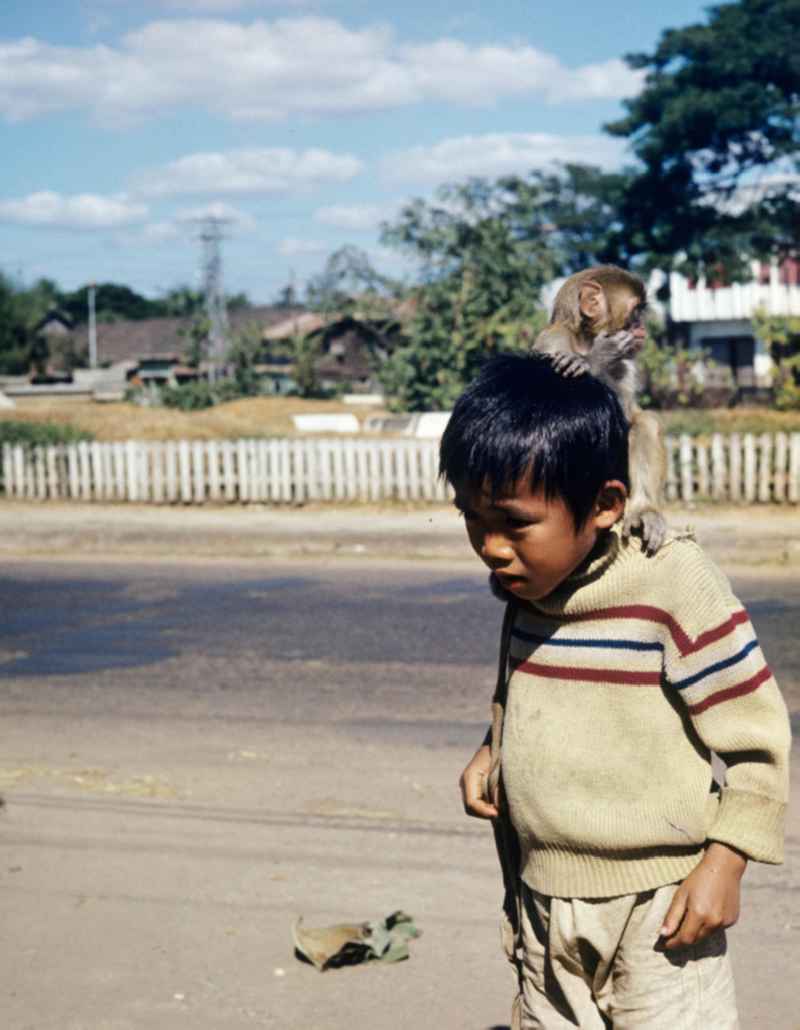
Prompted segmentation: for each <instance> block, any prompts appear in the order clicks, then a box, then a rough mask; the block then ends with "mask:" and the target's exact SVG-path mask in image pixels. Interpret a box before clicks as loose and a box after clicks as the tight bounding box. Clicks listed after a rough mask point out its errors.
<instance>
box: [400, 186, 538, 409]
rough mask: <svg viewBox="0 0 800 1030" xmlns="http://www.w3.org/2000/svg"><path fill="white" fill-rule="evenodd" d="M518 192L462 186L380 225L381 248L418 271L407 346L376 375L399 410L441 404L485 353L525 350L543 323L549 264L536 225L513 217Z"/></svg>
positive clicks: (417, 202)
mask: <svg viewBox="0 0 800 1030" xmlns="http://www.w3.org/2000/svg"><path fill="white" fill-rule="evenodd" d="M519 193H520V191H517V192H515V190H514V189H509V188H508V186H507V185H504V184H503V183H502V182H500V183H492V182H489V181H487V180H484V179H471V180H469V181H468V182H465V183H460V184H454V185H449V186H444V187H442V188H441V189H440V190H439V191H438V193H437V195H436V199H435V200H434V202H432V203H429V202H426V201H424V200H420V199H417V200H414V201H413V202H412V203H410V204H408V205H407V206H406V207H405V208H404V209H403V210H402V211H401V213H400V216H399V218H398V219H397V221H396V222H395V223H394V224H387V225H385V226H384V229H383V242H384V243H386V244H387V245H389V246H395V247H398V248H400V249H401V250H403V251H405V252H406V253H408V254H410V255H411V256H412V257H414V258H415V259H416V260H417V261H418V262H419V265H420V278H421V282H420V284H419V285H418V286H417V288H416V290H415V291H414V294H413V297H412V299H411V302H410V303H409V308H410V310H411V312H412V314H411V316H410V318H409V319H408V321H407V323H406V326H405V330H406V335H407V343H406V344H405V345H403V346H401V347H399V348H398V349H397V350H395V351H394V353H393V354H392V355H391V357H390V359H389V361H388V362H387V364H386V365H385V366H384V368H383V370H382V373H381V378H382V380H383V382H384V385H385V386H386V388H387V390H388V391H389V393H390V394H391V395H393V396H394V398H395V400H396V402H397V404H398V406H400V407H404V408H407V409H409V410H424V409H431V408H442V407H447V406H449V405H450V404H452V403H453V401H454V400H455V398H456V397H457V396H458V394H459V393H460V392H461V390H462V389H463V387H464V385H465V384H466V383H467V382H469V380H470V379H472V378H473V377H474V375H475V374H476V372H477V370H478V369H479V367H480V366H481V364H482V363H483V362H484V361H485V360H486V358H487V357H488V356H489V355H491V354H492V353H494V352H496V351H498V350H499V349H503V348H511V347H519V346H527V345H528V344H529V342H530V340H531V339H532V338H533V334H534V333H535V331H536V328H537V326H539V325H541V324H542V322H543V316H542V312H541V306H540V302H539V295H540V293H541V288H542V286H543V284H544V283H545V282H546V281H547V280H548V279H549V278H551V277H552V275H553V273H554V271H555V265H554V261H553V257H552V254H551V252H550V250H549V249H548V245H547V240H546V233H545V232H543V231H542V228H541V226H538V225H536V224H531V223H530V221H527V220H525V221H523V220H520V218H519V212H518V211H517V210H516V209H515V207H514V203H515V199H516V200H518V199H519ZM525 199H526V209H527V208H529V206H530V205H529V203H528V201H529V199H530V198H529V197H527V196H526V198H525Z"/></svg>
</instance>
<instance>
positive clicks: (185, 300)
mask: <svg viewBox="0 0 800 1030" xmlns="http://www.w3.org/2000/svg"><path fill="white" fill-rule="evenodd" d="M153 303H154V304H155V305H156V306H157V307H158V309H159V314H161V315H165V316H173V317H175V316H177V317H178V318H193V317H195V316H196V315H199V314H200V313H201V312H202V311H203V310H204V307H205V297H204V296H203V294H202V292H201V291H200V290H193V289H192V287H191V286H188V285H186V284H185V283H184V284H181V285H179V286H173V287H172V288H171V289H169V290H167V292H166V293H165V294H164V295H163V297H160V298H159V299H158V300H157V301H154V302H153Z"/></svg>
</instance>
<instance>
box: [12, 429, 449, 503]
mask: <svg viewBox="0 0 800 1030" xmlns="http://www.w3.org/2000/svg"><path fill="white" fill-rule="evenodd" d="M438 460H439V455H438V442H437V441H435V440H374V439H362V440H357V439H321V438H317V439H310V440H299V439H298V440H296V439H281V440H209V441H199V440H195V441H191V442H190V441H187V440H180V441H170V442H164V443H151V442H142V441H135V440H129V441H127V442H126V443H75V444H65V445H60V446H55V447H32V448H23V447H21V446H17V447H11V446H9V445H8V444H6V445H4V446H3V449H2V467H1V471H2V489H3V491H4V493H5V495H6V496H7V497H20V498H28V499H36V500H49V499H63V500H82V501H139V502H145V503H153V504H204V503H208V502H210V503H215V502H216V503H225V502H240V503H247V502H261V503H269V504H279V503H287V504H288V503H295V504H297V503H302V502H304V501H383V500H388V499H396V500H414V501H417V500H422V501H446V500H447V498H448V494H447V491H446V488H445V486H444V485H443V484H442V483H441V482H440V481H439V479H438V475H437V473H438Z"/></svg>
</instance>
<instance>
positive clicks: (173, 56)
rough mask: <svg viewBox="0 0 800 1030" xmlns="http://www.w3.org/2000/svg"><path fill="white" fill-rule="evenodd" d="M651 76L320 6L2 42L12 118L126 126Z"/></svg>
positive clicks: (585, 89) (614, 88)
mask: <svg viewBox="0 0 800 1030" xmlns="http://www.w3.org/2000/svg"><path fill="white" fill-rule="evenodd" d="M219 2H227V0H219ZM231 2H232V0H231ZM193 7H194V9H197V5H196V4H194V5H193ZM641 81H642V80H641V73H640V72H634V71H632V70H630V69H629V68H628V67H627V66H626V65H625V64H624V63H623V62H622V61H620V60H612V61H606V62H602V63H600V64H589V65H584V66H582V67H578V68H572V69H571V68H567V67H565V66H564V65H563V64H562V63H561V62H560V61H559V60H558V58H556V57H554V56H553V55H552V54H547V53H545V52H543V51H541V50H537V49H536V48H535V47H531V46H527V45H522V44H518V45H505V46H500V45H495V46H490V45H484V46H472V45H470V44H467V43H463V42H461V41H459V40H457V39H440V40H435V41H433V42H430V43H425V44H418V45H406V44H403V43H402V42H400V41H398V40H396V39H395V37H394V35H393V33H392V31H391V30H390V29H389V28H387V27H384V26H371V27H367V28H363V29H350V28H347V27H346V26H345V25H343V24H342V23H341V22H339V21H336V20H335V19H333V18H322V17H315V16H306V17H291V18H278V19H275V20H273V21H266V20H256V21H253V22H252V23H251V24H248V25H245V24H240V23H238V22H235V21H225V20H221V19H211V18H194V19H192V18H187V19H165V20H160V21H153V22H150V23H149V24H147V25H145V26H144V27H143V28H141V29H138V30H137V31H135V32H131V33H129V34H128V35H126V36H124V37H122V39H121V41H120V43H119V44H118V45H116V46H106V45H95V46H92V47H62V46H52V45H50V44H47V43H43V42H41V41H39V40H37V39H34V38H31V37H27V38H24V39H19V40H15V41H11V42H6V43H4V44H0V115H2V116H4V117H5V118H6V119H8V120H10V121H15V120H16V121H19V120H24V119H28V118H33V117H36V116H37V115H43V114H47V113H52V112H57V111H66V110H70V109H82V110H88V111H89V112H90V113H91V114H92V115H93V116H94V117H95V118H96V119H97V120H99V121H100V122H103V123H106V124H109V125H117V124H119V123H120V121H121V120H123V121H124V120H129V119H131V118H141V117H145V116H154V115H158V114H160V113H162V112H164V111H166V110H176V109H180V108H201V109H205V110H208V111H211V112H212V113H214V114H217V115H220V116H223V117H227V118H232V119H261V120H268V119H273V120H274V119H281V118H288V117H291V116H293V115H325V114H343V113H351V112H358V111H375V110H388V109H392V108H397V107H402V106H407V105H411V104H418V103H423V102H426V101H449V102H453V103H457V104H467V105H476V106H486V105H492V104H495V103H497V102H499V101H501V100H502V99H503V98H506V97H512V96H529V97H531V96H538V97H540V98H542V99H544V100H546V101H548V102H550V103H558V102H560V101H579V100H593V99H600V98H617V97H620V96H624V95H630V94H633V93H636V92H637V91H638V89H639V87H640V84H641Z"/></svg>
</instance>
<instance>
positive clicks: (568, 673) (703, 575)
mask: <svg viewBox="0 0 800 1030" xmlns="http://www.w3.org/2000/svg"><path fill="white" fill-rule="evenodd" d="M509 666H510V669H511V674H510V679H509V680H508V686H507V698H506V699H505V711H504V713H501V720H502V722H501V721H500V720H496V723H495V725H496V727H497V728H498V729H499V727H500V725H502V745H501V750H500V766H501V774H502V780H503V788H504V792H505V797H506V801H507V805H508V814H509V816H510V819H511V822H512V823H513V826H514V828H515V830H516V834H517V836H518V838H519V844H520V860H521V864H520V872H521V875H522V878H523V880H524V881H525V882H526V883H527V884H528V885H529V886H530V887H532V888H533V889H535V890H537V891H540V892H541V893H543V894H550V895H556V896H561V897H608V896H613V895H619V894H630V893H636V892H639V891H642V890H647V889H650V888H654V887H658V886H660V885H662V884H666V883H672V882H675V881H677V880H680V879H682V878H684V877H685V876H686V875H687V874H688V873H689V872H690V871H691V869H692V868H693V867H694V866H695V865H696V864H697V861H698V858H699V853H700V852H701V850H702V848H703V846H704V844H705V843H706V842H707V841H709V840H717V841H722V842H724V843H727V844H731V845H733V846H734V847H736V848H738V849H739V850H740V851H742V852H744V853H745V854H746V855H748V856H749V857H751V858H753V859H756V860H759V861H763V862H780V861H781V860H782V853H783V852H782V824H783V816H784V809H785V805H786V798H787V789H788V775H787V761H788V753H789V746H790V736H789V723H788V718H787V713H786V707H785V705H784V703H783V700H782V698H781V695H780V692H779V691H778V687H777V685H776V683H775V680H774V678H773V676H772V674H771V672H770V670H769V667H768V666H767V664H766V662H765V660H764V656H763V654H762V652H761V649H760V648H759V646H758V641H757V640H756V637H755V634H754V631H753V627H752V625H751V623H750V621H749V619H748V617H747V613H746V612H745V611H744V609H743V608H742V605H741V604H740V602H739V601H738V600H737V599H736V597H735V596H734V595H733V593H732V592H731V588H730V585H729V584H728V581H727V580H726V579H725V577H724V576H723V575H722V573H721V572H720V571H719V570H718V569H717V568H716V567H715V566H714V565H713V564H712V562H711V561H710V560H709V559H708V558H707V557H706V555H705V554H704V553H703V551H702V550H701V549H700V548H699V547H698V546H697V544H696V543H695V542H694V541H693V540H691V539H689V538H687V537H683V538H674V539H671V540H669V541H668V542H667V543H666V544H665V545H664V546H663V547H662V549H661V550H660V551H659V552H658V554H657V555H656V556H655V557H652V558H648V557H645V556H644V555H643V554H642V552H641V548H640V546H639V545H638V544H637V543H636V542H635V541H633V542H631V543H629V544H622V543H621V541H620V537H619V535H618V533H617V532H616V531H614V532H612V533H610V534H608V536H607V538H606V539H605V541H603V544H602V546H601V548H600V552H599V553H596V554H595V555H593V556H592V558H591V560H590V563H589V564H588V566H587V567H586V568H585V569H584V570H583V571H582V572H580V573H576V574H573V576H571V577H569V578H568V579H567V580H566V581H565V582H564V583H562V584H561V586H560V587H559V588H558V589H557V590H556V591H554V592H553V593H552V594H551V595H550V596H548V597H547V598H546V599H544V600H542V601H538V602H536V604H535V605H519V606H518V607H517V610H516V614H515V616H514V621H513V627H512V633H511V639H510V655H509ZM495 700H496V701H497V698H496V699H495ZM495 739H496V738H495ZM712 750H713V751H715V752H717V753H718V754H719V755H720V756H721V757H722V758H723V760H724V761H725V763H726V764H727V766H728V768H727V773H726V782H725V784H724V786H723V787H722V789H721V792H720V791H715V790H712V775H711V762H710V753H711V751H712Z"/></svg>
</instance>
